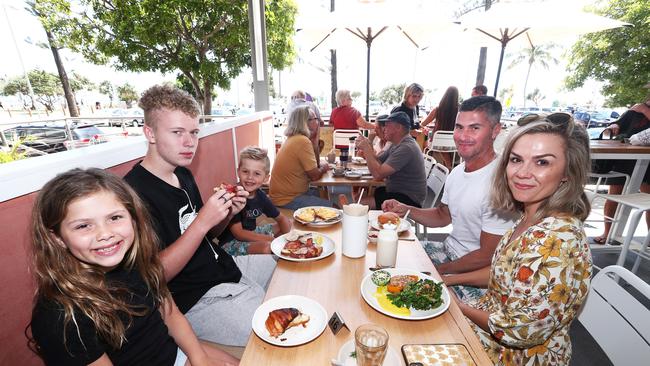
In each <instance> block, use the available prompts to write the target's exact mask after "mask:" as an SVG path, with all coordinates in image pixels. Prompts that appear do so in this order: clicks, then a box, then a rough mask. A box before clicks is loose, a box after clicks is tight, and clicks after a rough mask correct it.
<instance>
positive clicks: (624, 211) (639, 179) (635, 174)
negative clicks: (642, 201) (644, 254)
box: [611, 159, 650, 238]
mask: <svg viewBox="0 0 650 366" xmlns="http://www.w3.org/2000/svg"><path fill="white" fill-rule="evenodd" d="M649 163H650V160H649V159H637V161H636V164H634V170H633V171H632V175H631V176H630V181H629V183H628V185H627V189H626V190H625V192H623V194H630V193H637V192H639V189H640V188H641V184H642V183H643V177H644V176H645V172H646V170H647V169H648V164H649ZM630 210H631V208H630V207H629V206H623V207H621V209H620V210H619V215H618V217H617V218H616V221H618V222H619V223H622V224H620V225H615V226H616V227H615V231H614V232H613V233H612V235H611V237H612V238H621V237H622V236H623V230H625V223H626V222H627V219H628V218H629V217H630ZM635 227H636V226H635Z"/></svg>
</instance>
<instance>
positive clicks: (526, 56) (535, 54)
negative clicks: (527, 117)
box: [508, 44, 559, 107]
mask: <svg viewBox="0 0 650 366" xmlns="http://www.w3.org/2000/svg"><path fill="white" fill-rule="evenodd" d="M555 48H556V45H554V44H547V45H539V46H531V47H526V48H524V49H522V50H521V51H520V52H519V53H518V54H517V55H516V56H515V58H514V59H513V60H512V62H511V63H510V66H509V67H508V68H510V69H511V68H513V67H515V66H517V65H519V64H521V63H523V62H526V63H528V71H526V81H525V82H524V92H523V94H524V96H526V90H527V88H528V79H529V78H530V71H531V70H532V69H533V67H534V66H538V65H539V66H541V67H543V68H544V69H546V70H548V67H549V63H553V64H555V65H557V64H558V62H559V61H558V59H557V58H555V57H554V56H553V50H554V49H555ZM537 92H539V90H537ZM533 94H535V93H534V92H533ZM529 99H530V98H528V96H526V97H525V98H524V107H525V106H526V100H529ZM530 100H532V99H530ZM535 105H537V103H536V102H535Z"/></svg>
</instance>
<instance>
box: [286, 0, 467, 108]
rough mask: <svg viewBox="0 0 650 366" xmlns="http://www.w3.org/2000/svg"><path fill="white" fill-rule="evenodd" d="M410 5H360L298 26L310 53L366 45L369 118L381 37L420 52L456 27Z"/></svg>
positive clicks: (303, 20)
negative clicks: (373, 56) (375, 48)
mask: <svg viewBox="0 0 650 366" xmlns="http://www.w3.org/2000/svg"><path fill="white" fill-rule="evenodd" d="M407 4H408V3H406V4H405V3H400V4H398V5H393V4H392V3H391V4H389V3H383V2H374V3H360V4H357V5H356V6H353V7H348V8H345V9H341V10H336V11H333V12H330V13H326V14H323V15H320V16H312V17H306V18H303V19H302V21H301V22H300V23H299V26H298V32H299V34H301V35H302V36H303V37H304V39H306V43H307V44H309V45H310V47H309V51H314V50H315V49H317V48H319V47H320V48H323V47H328V48H338V47H339V46H341V45H342V44H348V43H349V42H351V41H350V40H352V41H353V42H355V44H360V43H359V41H361V42H363V43H365V45H366V48H367V52H366V54H367V56H366V119H367V118H368V114H369V102H370V51H371V48H372V44H373V42H374V41H375V40H376V39H377V38H378V37H380V36H381V37H382V38H384V39H390V40H391V41H394V40H396V39H397V38H395V37H399V39H401V40H402V41H406V42H407V43H410V44H412V45H413V46H414V47H416V48H417V49H420V50H424V49H426V48H427V47H428V45H429V42H430V40H431V39H432V36H433V34H434V33H435V32H436V31H437V30H444V29H446V28H449V27H454V26H457V25H455V24H453V23H452V22H451V20H448V19H441V18H440V17H439V16H438V15H436V13H433V14H432V13H430V12H425V11H423V9H422V8H416V7H412V6H408V5H407ZM391 34H392V36H393V38H391Z"/></svg>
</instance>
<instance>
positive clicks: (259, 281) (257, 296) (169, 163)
mask: <svg viewBox="0 0 650 366" xmlns="http://www.w3.org/2000/svg"><path fill="white" fill-rule="evenodd" d="M139 106H140V108H142V110H143V111H144V127H143V133H144V137H145V138H146V141H147V143H148V148H147V153H146V155H145V157H144V159H143V160H142V161H141V162H138V163H136V164H135V165H134V166H133V168H132V169H131V171H129V172H128V173H127V174H126V176H125V177H124V179H125V180H126V181H127V183H129V184H130V185H131V187H133V188H134V189H135V191H136V192H138V194H139V195H140V198H142V200H143V201H144V202H145V203H146V205H147V208H148V209H149V213H150V214H151V216H152V219H153V222H154V229H155V231H156V235H157V236H158V238H160V241H161V247H162V250H161V252H160V257H161V261H162V264H163V268H164V270H165V278H166V280H167V281H168V286H169V289H170V291H171V293H172V296H173V297H174V301H176V304H178V308H179V309H180V311H181V312H183V313H184V314H185V317H187V319H188V320H189V321H190V324H192V328H193V329H194V332H196V334H197V336H198V337H199V339H203V340H208V341H211V342H215V343H219V344H223V345H228V346H236V347H243V346H245V345H246V342H248V338H249V336H250V333H251V326H250V324H251V319H252V318H253V313H254V312H255V310H256V309H257V307H258V306H259V305H260V304H261V303H262V300H263V299H264V295H265V289H266V287H267V286H268V283H269V281H270V279H271V276H272V275H273V271H274V270H275V266H276V264H277V263H276V261H275V259H274V258H273V256H271V255H245V256H238V257H234V258H233V257H232V256H231V255H230V254H228V253H226V252H225V251H224V250H223V249H222V248H221V247H219V246H218V245H214V244H213V241H212V239H213V238H216V237H218V236H219V235H220V234H221V232H222V231H223V230H224V228H225V227H226V226H227V225H228V223H229V222H230V220H231V219H232V217H233V216H234V215H236V214H238V213H239V212H240V211H241V210H242V209H243V208H244V206H245V205H246V197H248V192H246V191H245V190H244V188H242V187H236V192H229V191H227V190H225V189H223V188H221V187H217V188H216V189H215V192H214V193H212V194H211V195H210V196H209V197H208V198H207V199H206V201H205V203H204V202H203V199H202V197H201V192H200V191H199V187H198V185H197V183H196V181H195V180H194V175H193V174H192V172H191V171H190V170H189V169H188V167H189V166H190V164H192V161H193V160H194V157H195V154H196V150H197V148H198V144H199V130H200V129H199V115H200V114H201V110H200V108H199V105H198V103H197V102H196V100H194V98H193V97H192V96H190V95H189V94H188V93H187V92H185V91H182V90H180V89H178V88H174V87H172V86H168V85H162V86H160V85H156V86H153V87H151V88H149V89H148V90H147V91H145V92H144V93H143V94H142V97H141V98H140V102H139ZM212 163H213V165H212V166H213V168H214V169H219V162H218V161H215V162H212Z"/></svg>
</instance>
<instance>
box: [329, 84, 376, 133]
mask: <svg viewBox="0 0 650 366" xmlns="http://www.w3.org/2000/svg"><path fill="white" fill-rule="evenodd" d="M336 104H338V107H336V108H334V109H332V114H331V115H330V123H331V124H333V125H334V130H356V129H359V128H365V129H367V130H373V129H375V125H374V124H372V123H370V122H368V121H366V119H365V118H363V116H362V115H361V112H359V111H358V110H357V109H356V108H354V107H353V106H352V96H351V95H350V91H349V90H346V89H339V90H338V91H337V92H336Z"/></svg>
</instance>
